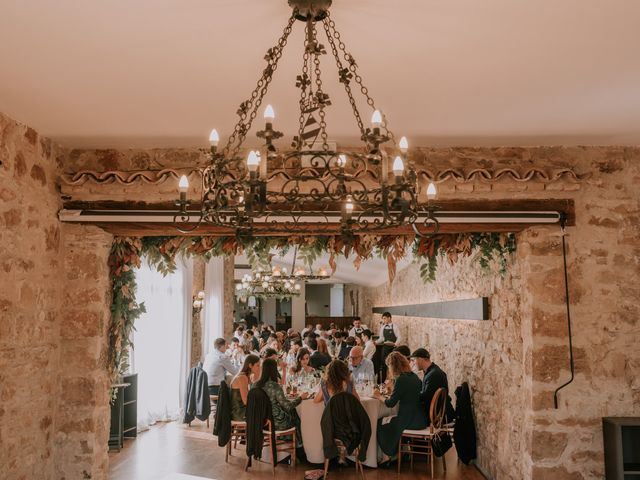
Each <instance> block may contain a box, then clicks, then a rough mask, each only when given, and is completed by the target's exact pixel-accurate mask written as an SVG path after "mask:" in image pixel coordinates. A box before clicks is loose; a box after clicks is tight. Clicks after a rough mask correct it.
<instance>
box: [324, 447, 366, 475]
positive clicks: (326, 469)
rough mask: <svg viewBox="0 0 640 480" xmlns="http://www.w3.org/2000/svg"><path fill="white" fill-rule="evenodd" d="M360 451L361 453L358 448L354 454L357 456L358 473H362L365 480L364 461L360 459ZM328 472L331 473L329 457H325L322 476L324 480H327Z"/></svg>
mask: <svg viewBox="0 0 640 480" xmlns="http://www.w3.org/2000/svg"><path fill="white" fill-rule="evenodd" d="M359 453H360V449H359V448H356V449H355V450H354V451H353V455H355V458H356V475H358V473H360V477H361V478H362V480H364V468H362V463H361V462H360V460H359V459H358V455H359ZM328 474H329V459H328V458H325V459H324V476H323V477H322V480H326V479H327V475H328Z"/></svg>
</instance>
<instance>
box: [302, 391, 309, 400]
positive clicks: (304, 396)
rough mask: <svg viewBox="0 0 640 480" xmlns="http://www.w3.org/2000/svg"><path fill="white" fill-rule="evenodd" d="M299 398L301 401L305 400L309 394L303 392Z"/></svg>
mask: <svg viewBox="0 0 640 480" xmlns="http://www.w3.org/2000/svg"><path fill="white" fill-rule="evenodd" d="M300 398H301V399H302V400H306V399H307V398H309V394H308V393H307V392H304V393H303V394H302V395H300Z"/></svg>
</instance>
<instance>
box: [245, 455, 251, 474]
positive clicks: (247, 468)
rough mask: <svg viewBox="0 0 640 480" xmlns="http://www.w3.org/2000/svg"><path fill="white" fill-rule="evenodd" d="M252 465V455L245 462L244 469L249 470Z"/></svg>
mask: <svg viewBox="0 0 640 480" xmlns="http://www.w3.org/2000/svg"><path fill="white" fill-rule="evenodd" d="M250 466H251V457H247V461H246V462H245V464H244V471H245V472H246V471H247V470H249V467H250Z"/></svg>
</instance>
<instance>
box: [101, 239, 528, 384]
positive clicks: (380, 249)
mask: <svg viewBox="0 0 640 480" xmlns="http://www.w3.org/2000/svg"><path fill="white" fill-rule="evenodd" d="M292 247H297V248H298V258H299V259H301V260H302V261H303V262H304V263H305V264H306V265H307V266H309V268H311V266H312V265H313V263H314V262H315V260H316V259H317V258H318V257H319V256H320V255H322V254H324V253H327V254H329V265H330V267H331V269H332V270H333V271H334V272H335V269H336V258H338V257H339V256H344V257H345V258H353V259H354V260H353V263H354V265H355V266H356V268H358V267H359V266H360V265H361V264H362V262H363V261H365V260H367V259H370V258H373V257H378V258H382V259H385V260H386V261H387V267H388V272H389V282H390V283H391V282H393V279H394V278H395V275H396V265H397V262H398V261H399V260H400V259H402V258H404V257H405V256H406V255H407V254H408V253H409V252H412V253H413V257H414V259H415V261H416V262H419V263H420V264H421V266H420V275H421V278H422V279H423V281H424V282H425V283H427V282H432V281H434V280H435V278H436V273H437V265H438V258H439V257H445V258H447V259H448V260H449V262H451V263H452V264H453V263H455V262H456V261H457V260H458V258H460V257H465V256H470V255H474V256H475V258H476V259H477V261H478V264H479V265H480V267H481V268H482V269H484V270H490V268H491V266H492V265H498V269H499V273H501V274H504V273H505V272H506V269H507V265H508V261H509V258H510V256H511V253H512V252H514V251H515V248H516V241H515V234H513V233H459V234H436V235H432V236H428V237H416V236H414V235H399V236H391V235H386V236H385V235H360V236H354V237H347V238H345V237H342V236H340V235H332V236H291V237H235V236H231V237H213V236H201V237H199V236H193V237H185V236H175V237H141V238H140V237H116V238H115V239H114V241H113V246H112V248H111V253H110V256H109V269H110V273H111V281H112V293H113V296H112V304H111V325H110V329H109V359H108V362H109V370H110V372H111V375H112V378H114V379H115V377H117V376H118V375H120V374H122V373H125V372H126V371H127V370H128V368H129V349H130V348H132V343H131V333H132V331H133V328H134V323H135V320H136V319H137V318H138V317H139V316H140V315H141V314H142V313H144V312H145V311H146V310H145V307H144V304H143V303H140V304H139V303H137V301H136V287H137V286H136V280H135V273H134V269H135V268H138V267H139V266H140V263H141V261H142V258H143V257H144V258H145V260H146V261H147V262H149V264H150V265H151V266H153V267H155V268H156V269H157V270H158V271H159V272H161V273H163V274H165V275H167V274H169V273H172V272H174V271H175V269H176V263H175V262H176V257H177V256H178V255H184V256H195V257H200V258H203V259H205V260H208V259H210V258H212V257H219V256H226V255H236V254H240V253H243V252H244V253H245V254H246V255H247V258H248V260H249V262H250V264H251V266H252V267H253V268H255V269H258V268H262V269H264V270H267V269H270V268H271V267H270V258H271V255H272V254H273V252H274V251H275V252H278V253H279V254H282V255H284V254H286V252H287V251H288V250H289V249H290V248H292ZM194 302H200V303H199V305H200V308H201V306H202V303H201V302H202V299H201V298H199V297H198V298H196V299H194ZM195 306H196V303H194V308H196V307H195Z"/></svg>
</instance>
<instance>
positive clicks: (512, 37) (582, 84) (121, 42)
mask: <svg viewBox="0 0 640 480" xmlns="http://www.w3.org/2000/svg"><path fill="white" fill-rule="evenodd" d="M289 12H290V10H289V8H288V6H287V2H286V0H136V1H131V0H126V1H125V0H109V1H102V2H100V1H82V0H56V1H49V0H3V1H2V2H0V66H1V67H0V68H1V73H0V111H2V112H4V113H6V114H8V115H10V116H11V117H13V118H15V119H17V120H19V121H22V122H25V123H27V124H30V125H31V126H33V127H34V128H36V129H37V130H39V131H40V132H41V133H43V134H45V135H47V136H50V137H52V138H53V139H54V140H56V141H58V142H60V143H62V144H63V145H66V146H71V147H147V146H158V147H162V146H197V145H202V146H204V145H206V140H207V135H208V132H209V130H210V129H211V128H212V127H216V128H218V130H219V131H220V133H221V135H222V136H223V140H224V137H225V135H227V134H228V133H229V132H230V131H231V129H232V127H233V123H234V122H235V111H236V109H237V106H238V104H239V103H240V102H241V101H242V100H244V99H245V98H246V97H247V96H248V95H249V93H250V91H251V90H252V89H253V87H254V86H255V82H256V80H257V78H258V76H259V74H260V72H261V69H262V68H263V67H264V60H263V59H262V57H263V55H264V53H265V51H266V50H267V48H268V47H269V46H271V45H272V44H273V43H275V40H276V39H277V37H278V36H279V35H280V34H281V31H282V28H283V26H284V24H285V22H286V19H287V16H288V14H289ZM332 14H333V18H334V20H335V21H336V24H337V27H338V28H339V30H340V31H341V32H342V37H343V39H344V41H345V43H346V44H347V47H348V48H349V49H350V50H351V52H352V53H353V55H354V57H355V58H356V60H357V61H358V64H359V66H360V69H361V71H362V73H363V75H364V79H365V81H366V84H367V86H368V87H369V89H370V91H371V93H372V94H373V96H374V98H375V99H376V102H377V105H378V106H379V107H380V108H382V109H383V110H384V111H385V113H386V114H387V116H388V117H389V120H390V125H391V127H392V128H393V130H394V131H396V132H397V134H399V135H407V136H408V137H409V139H410V141H411V142H412V144H413V145H539V144H566V145H570V144H640V61H638V58H639V53H638V45H640V28H638V18H640V2H634V1H630V0H607V1H606V2H603V1H601V0H538V1H526V0H483V1H478V0H447V1H441V0H334V1H333V8H332ZM295 27H296V28H295V31H294V33H293V34H292V38H291V39H290V41H289V46H288V48H287V50H286V51H285V54H284V57H283V59H282V64H281V66H280V67H279V68H278V71H277V74H276V78H275V79H274V82H273V85H272V91H271V92H270V93H269V95H268V97H267V99H266V101H267V102H268V103H272V104H273V105H274V107H275V109H276V115H277V118H276V126H277V127H279V128H280V129H282V130H284V131H285V133H286V134H287V135H291V134H292V133H293V132H294V130H295V121H296V118H297V115H296V113H295V108H296V101H297V94H298V92H297V90H296V89H295V87H294V86H293V83H294V80H295V74H296V72H297V69H298V68H299V65H300V64H301V52H302V47H301V44H302V27H303V25H302V24H301V23H299V22H297V23H296V25H295ZM325 44H326V42H325ZM323 60H325V61H326V60H330V58H329V57H324V58H323ZM325 72H326V73H325V78H326V79H327V81H326V91H327V92H328V93H329V94H330V95H332V99H333V103H334V106H332V107H331V109H330V110H329V112H328V114H327V118H328V122H329V134H330V137H331V139H334V140H337V141H338V142H341V143H347V142H348V143H353V142H355V140H356V139H357V131H356V128H355V124H354V122H353V121H352V117H351V114H350V112H349V110H348V108H347V103H346V96H345V95H344V92H342V91H339V89H340V86H339V84H338V82H337V80H336V73H335V67H334V66H330V67H329V68H327V69H325ZM363 116H364V117H365V120H368V118H369V116H370V112H368V111H367V112H366V113H365V114H364V115H363ZM250 136H251V138H253V134H251V135H250ZM282 144H283V145H288V144H289V138H287V139H286V141H283V143H282Z"/></svg>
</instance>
